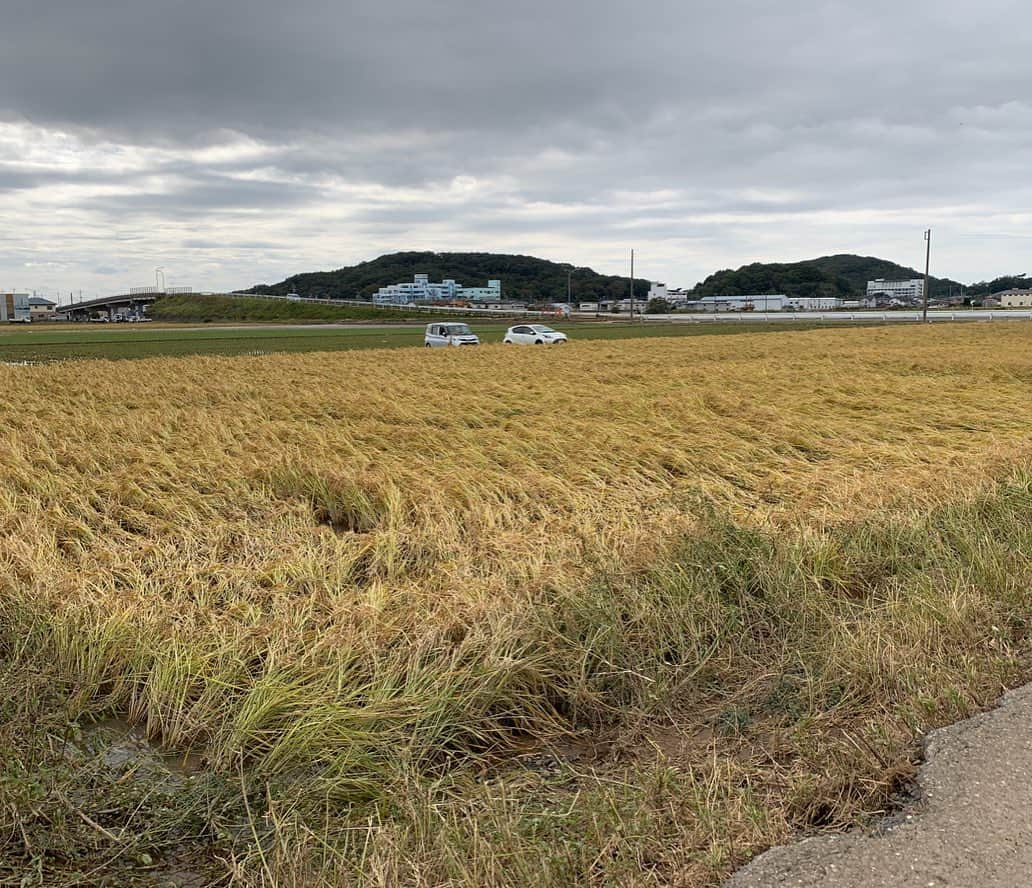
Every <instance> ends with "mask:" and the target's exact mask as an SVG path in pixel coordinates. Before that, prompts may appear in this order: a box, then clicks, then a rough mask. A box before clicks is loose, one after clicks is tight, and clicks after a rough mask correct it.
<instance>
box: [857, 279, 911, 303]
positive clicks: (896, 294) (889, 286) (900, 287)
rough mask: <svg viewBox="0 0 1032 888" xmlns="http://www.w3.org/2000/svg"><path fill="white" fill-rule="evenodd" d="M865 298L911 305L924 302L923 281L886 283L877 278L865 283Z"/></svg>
mask: <svg viewBox="0 0 1032 888" xmlns="http://www.w3.org/2000/svg"><path fill="white" fill-rule="evenodd" d="M867 298H868V299H872V298H873V299H874V300H875V301H877V302H892V301H893V300H895V301H897V302H904V303H912V302H922V301H924V281H923V280H920V279H918V280H913V281H886V280H882V279H881V278H879V279H878V280H876V281H868V282H867Z"/></svg>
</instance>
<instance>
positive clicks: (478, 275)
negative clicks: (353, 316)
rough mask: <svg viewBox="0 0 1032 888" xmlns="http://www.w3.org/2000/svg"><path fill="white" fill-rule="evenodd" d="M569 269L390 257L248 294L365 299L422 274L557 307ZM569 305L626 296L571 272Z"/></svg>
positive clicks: (526, 259) (453, 256)
mask: <svg viewBox="0 0 1032 888" xmlns="http://www.w3.org/2000/svg"><path fill="white" fill-rule="evenodd" d="M569 269H570V266H569V265H567V264H563V263H559V262H550V261H549V260H547V259H537V258H535V257H533V256H516V255H509V254H506V253H390V254H388V255H386V256H380V257H379V258H378V259H373V260H372V261H370V262H361V263H359V264H358V265H353V266H350V267H345V268H338V269H336V270H335V271H316V272H308V273H305V274H296V275H294V276H292V277H289V278H287V279H286V280H285V281H281V282H280V283H278V284H271V285H268V284H261V285H259V286H256V287H252V288H251V289H250V290H248V291H247V292H250V293H273V294H278V295H283V294H286V293H298V294H299V295H301V296H309V297H314V298H321V299H326V298H331V299H355V298H359V299H362V298H368V297H370V296H372V295H373V293H375V292H376V291H377V290H378V289H380V287H384V286H387V285H388V284H397V283H401V282H404V281H411V280H412V278H413V276H414V275H416V274H428V275H430V279H431V280H434V281H440V280H444V279H445V278H451V279H452V280H455V281H458V282H459V283H460V284H463V285H464V286H467V287H483V286H485V285H486V284H487V281H488V280H489V279H492V278H500V279H501V281H502V295H503V298H505V299H520V300H526V301H528V302H537V301H548V302H560V301H565V299H566V276H567V272H568V271H569ZM571 284H572V291H573V298H574V300H575V301H576V300H581V299H584V300H590V299H612V298H623V297H626V296H627V294H628V289H629V285H628V281H627V278H626V277H618V276H615V275H603V274H598V273H597V272H595V271H592V270H591V269H590V268H574V269H573V274H572V280H571ZM634 289H635V295H636V296H637V297H638V298H642V297H645V296H647V295H648V291H649V282H648V281H647V280H645V279H644V278H638V279H637V280H636V281H635V285H634Z"/></svg>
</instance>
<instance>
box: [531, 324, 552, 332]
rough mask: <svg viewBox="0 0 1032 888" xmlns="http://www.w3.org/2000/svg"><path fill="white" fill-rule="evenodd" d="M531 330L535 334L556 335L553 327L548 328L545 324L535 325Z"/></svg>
mask: <svg viewBox="0 0 1032 888" xmlns="http://www.w3.org/2000/svg"><path fill="white" fill-rule="evenodd" d="M530 329H531V330H533V331H534V332H535V333H555V330H553V329H552V328H551V327H546V326H545V325H544V324H534V326H533V327H531V328H530Z"/></svg>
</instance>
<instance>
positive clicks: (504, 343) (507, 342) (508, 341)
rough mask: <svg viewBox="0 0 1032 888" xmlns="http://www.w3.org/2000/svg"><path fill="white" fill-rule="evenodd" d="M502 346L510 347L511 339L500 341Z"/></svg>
mask: <svg viewBox="0 0 1032 888" xmlns="http://www.w3.org/2000/svg"><path fill="white" fill-rule="evenodd" d="M502 345H512V340H511V339H504V340H502Z"/></svg>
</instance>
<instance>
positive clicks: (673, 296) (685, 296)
mask: <svg viewBox="0 0 1032 888" xmlns="http://www.w3.org/2000/svg"><path fill="white" fill-rule="evenodd" d="M691 298H692V297H691V294H690V293H689V291H688V290H682V289H673V290H671V289H670V288H669V287H668V286H667V285H666V284H661V283H659V282H658V281H656V282H653V283H652V285H651V286H650V287H649V295H648V296H647V297H646V298H645V301H646V302H649V301H650V300H652V299H663V300H665V301H667V302H669V303H671V304H672V305H674V306H675V307H679V306H683V305H684V304H685V303H687V302H690V301H691Z"/></svg>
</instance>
